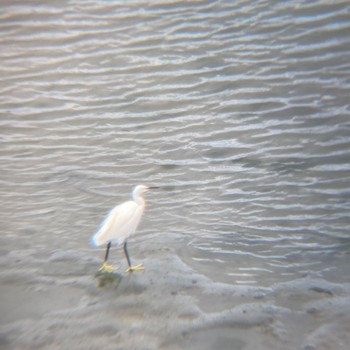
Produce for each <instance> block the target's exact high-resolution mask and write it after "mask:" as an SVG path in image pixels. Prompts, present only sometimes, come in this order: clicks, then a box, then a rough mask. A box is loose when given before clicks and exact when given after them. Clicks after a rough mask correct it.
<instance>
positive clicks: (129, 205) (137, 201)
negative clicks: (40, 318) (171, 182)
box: [91, 185, 158, 272]
mask: <svg viewBox="0 0 350 350" xmlns="http://www.w3.org/2000/svg"><path fill="white" fill-rule="evenodd" d="M154 188H158V187H149V186H145V185H138V186H136V187H135V188H134V189H133V191H132V195H131V196H132V200H130V201H127V202H124V203H122V204H119V205H117V206H116V207H114V208H113V209H112V210H111V211H110V212H109V213H108V215H107V216H106V218H105V220H104V221H103V222H102V224H101V226H100V228H99V230H98V231H97V233H96V234H95V235H94V236H93V237H92V238H91V243H92V244H93V245H94V246H95V247H98V246H101V245H103V244H107V248H106V254H105V258H104V261H103V264H102V266H101V267H100V269H99V271H107V272H111V271H113V270H114V269H115V267H113V266H112V265H109V264H108V263H107V260H108V254H109V249H110V248H111V245H112V243H117V244H118V245H122V244H123V249H124V254H125V257H126V260H127V262H128V266H129V267H128V269H127V272H131V271H136V270H143V265H142V264H140V265H136V266H132V265H131V262H130V258H129V254H128V249H127V239H128V238H129V237H130V236H131V235H132V234H134V233H135V231H136V229H137V226H138V225H139V223H140V220H141V217H142V214H143V211H144V209H145V199H144V198H143V196H142V195H143V194H144V193H146V192H147V191H149V190H151V189H154Z"/></svg>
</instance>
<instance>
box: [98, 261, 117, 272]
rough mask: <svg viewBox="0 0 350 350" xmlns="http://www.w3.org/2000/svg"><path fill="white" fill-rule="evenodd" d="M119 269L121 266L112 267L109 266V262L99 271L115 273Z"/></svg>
mask: <svg viewBox="0 0 350 350" xmlns="http://www.w3.org/2000/svg"><path fill="white" fill-rule="evenodd" d="M118 269H119V266H117V265H110V264H107V262H104V263H103V265H102V266H101V267H100V268H99V269H98V271H99V272H104V271H105V272H109V273H110V272H114V271H117V270H118Z"/></svg>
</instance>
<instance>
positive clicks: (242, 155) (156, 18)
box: [0, 1, 350, 348]
mask: <svg viewBox="0 0 350 350" xmlns="http://www.w3.org/2000/svg"><path fill="white" fill-rule="evenodd" d="M349 11H350V6H349V4H348V3H347V2H346V1H334V2H332V3H329V2H327V1H294V2H277V3H275V2H268V1H237V2H231V1H193V2H186V1H174V2H168V1H153V2H151V3H149V2H144V1H130V2H115V1H65V2H52V3H51V4H41V3H37V2H34V1H33V2H21V1H19V2H7V1H3V2H2V5H1V11H0V12H1V15H0V20H1V33H2V34H1V36H0V45H1V48H2V49H1V67H0V70H1V76H2V79H1V83H0V92H1V99H0V113H1V120H0V127H1V151H0V166H1V175H0V193H1V200H2V210H1V213H0V227H1V231H2V232H1V237H2V238H1V241H2V247H1V250H2V253H3V256H4V257H3V259H2V261H1V264H2V267H3V270H4V271H6V270H8V269H9V268H10V267H11V268H12V269H14V270H13V271H16V265H13V264H14V263H15V262H16V261H17V262H19V263H23V264H24V262H25V264H26V267H27V268H29V269H33V270H35V269H39V271H41V272H40V273H39V275H40V274H41V277H42V278H44V277H45V278H51V282H52V283H57V279H55V276H56V273H58V271H56V270H55V271H52V270H50V269H49V268H47V269H48V270H45V268H43V267H42V264H44V263H45V261H47V259H48V257H51V259H52V261H53V263H54V262H55V261H56V260H55V256H54V257H53V258H52V255H54V254H57V252H64V251H68V252H71V255H69V254H68V257H66V258H64V259H63V261H66V265H64V268H65V269H70V267H71V266H72V265H76V264H83V265H84V262H85V265H87V266H88V267H87V270H86V269H84V270H83V271H80V272H79V271H78V272H77V273H76V275H77V276H78V277H79V278H80V277H81V278H83V277H82V276H83V275H90V276H91V275H93V271H94V266H95V264H96V263H97V264H98V263H99V260H100V258H101V259H102V255H103V253H102V252H97V251H95V250H93V249H92V248H91V247H90V245H89V238H90V236H91V235H92V234H93V233H94V232H95V231H96V229H97V227H98V225H99V223H100V221H101V220H102V218H103V216H104V215H105V213H106V212H107V211H108V210H109V209H110V208H111V207H112V206H114V205H115V204H117V203H119V202H121V201H123V200H125V199H126V198H127V197H128V196H129V192H130V190H131V187H132V186H133V185H135V184H139V183H145V184H150V185H157V186H161V187H162V189H161V190H160V191H158V192H157V193H154V194H150V195H149V196H148V200H147V203H148V206H147V211H146V215H145V217H144V220H143V222H142V226H141V227H140V235H139V236H138V237H136V238H135V240H133V241H132V242H131V243H130V249H131V250H132V248H131V247H134V248H133V250H134V255H136V256H135V259H136V260H137V259H147V258H150V257H157V254H158V253H157V252H158V250H157V248H154V249H155V250H156V252H154V251H153V250H152V246H154V247H159V251H160V250H162V249H170V250H171V251H172V253H174V255H175V256H176V258H179V259H180V260H181V261H182V262H183V263H184V264H185V265H186V268H189V269H192V271H195V273H198V274H199V275H200V276H205V277H206V278H208V279H210V280H211V281H212V282H213V283H219V282H222V283H225V284H227V285H230V286H247V287H249V286H250V287H252V288H253V287H254V288H257V289H259V288H274V287H275V286H277V285H278V286H280V285H284V283H287V285H288V283H292V282H293V281H300V280H303V279H305V278H306V279H308V278H316V279H318V280H320V281H322V283H333V284H335V285H337V286H341V288H345V289H346V290H347V288H348V287H347V286H348V283H349V272H348V266H349V262H350V261H349V247H350V245H349V226H350V218H349V209H350V186H349V178H350V147H349V146H350V118H349V117H350V107H349V93H350V80H349V76H350V75H349V73H350V63H349V62H350V60H349V57H350V49H349V48H350V45H349V43H350V40H349V33H350V25H349V23H350V22H349V19H350V18H349V17H350V14H349ZM141 232H142V233H141ZM147 247H148V249H147ZM62 254H63V253H62ZM118 254H119V253H118ZM115 256H116V257H118V255H117V252H116V253H115ZM95 258H96V259H97V260H94V259H95ZM16 259H17V260H16ZM76 259H78V261H77V260H76ZM91 259H93V260H92V261H91ZM58 260H60V259H58ZM176 261H177V260H176ZM68 262H69V264H68ZM71 262H73V263H72V264H71ZM17 268H18V267H17ZM56 268H57V270H59V267H56ZM56 268H54V269H56ZM41 269H43V270H41ZM4 274H5V275H4V276H5V277H4V276H3V278H7V277H8V275H7V274H6V273H5V272H4ZM6 276H7V277H6ZM22 277H23V276H22ZM78 277H77V278H78ZM60 278H61V280H60V281H61V282H62V283H63V284H64V285H67V284H69V283H70V282H68V281H67V280H64V278H63V277H62V276H61V277H60ZM62 279H63V281H62ZM41 281H42V280H41ZM61 282H60V283H61ZM11 283H12V284H13V285H11V288H13V289H11V288H10V287H4V289H3V291H2V294H3V297H2V300H3V304H5V302H4V300H8V299H6V298H7V296H8V295H10V294H13V293H15V290H16V288H17V289H21V288H22V287H23V286H22V285H21V282H20V281H17V280H14V281H12V282H11ZM91 283H92V282H91ZM33 284H34V285H36V284H38V285H40V281H37V280H35V282H33ZM61 287H62V286H61ZM218 288H219V287H218ZM5 289H6V290H5ZM289 292H290V291H289ZM52 293H53V292H52ZM76 294H77V293H76V291H75V290H74V291H73V292H71V294H70V295H71V296H72V298H71V299H72V300H75V298H76ZM78 294H79V293H78ZM326 294H327V293H326ZM333 294H334V293H333V292H332V295H333ZM54 295H56V294H54ZM326 296H327V295H326ZM342 296H343V295H342ZM347 297H348V294H347ZM229 304H230V302H227V303H226V304H225V302H223V304H222V305H221V307H223V308H228V307H231V306H232V305H229ZM281 305H283V306H285V305H286V304H283V302H281ZM296 305H298V303H296V304H294V305H293V306H292V307H291V309H293V308H295V307H296ZM66 306H67V307H68V306H71V303H70V302H67V305H66ZM64 307H65V303H64V302H61V303H60V304H59V307H58V306H57V309H63V308H64ZM2 310H4V309H2ZM6 310H7V309H6ZM40 310H41V309H40ZM55 310H56V308H55ZM32 311H33V310H32ZM44 311H45V310H44ZM44 311H41V314H43V313H44ZM46 311H47V310H46ZM46 311H45V312H46ZM211 311H217V310H215V306H213V310H211ZM8 314H10V312H8ZM15 314H16V316H13V317H10V316H8V317H7V318H6V317H3V320H2V322H1V323H2V324H7V323H8V322H10V321H11V322H12V321H18V320H20V319H21V314H19V315H18V314H17V313H15ZM39 314H40V312H39ZM22 316H23V318H26V317H27V316H28V315H27V314H26V315H22ZM315 329H316V326H315V327H314V328H313V329H311V330H310V332H309V333H310V334H311V335H312V334H313V333H312V332H313V331H314V330H315ZM222 332H223V331H222V330H220V331H218V332H217V334H218V337H219V338H220V339H226V338H225V336H224V335H223V334H221V333H222ZM300 332H301V330H300V329H299V330H297V329H295V334H298V336H300V334H301V333H300ZM339 332H340V334H343V333H342V332H341V331H339ZM345 333H346V332H345ZM196 334H197V333H196ZM250 336H251V335H250ZM191 337H192V338H193V337H194V338H193V339H196V342H199V343H198V344H199V345H198V347H200V346H203V342H201V341H200V339H202V337H201V336H200V335H198V334H197V335H195V336H192V335H191ZM248 337H249V336H248ZM192 338H189V339H192ZM68 339H70V338H69V337H68ZM193 339H192V340H193ZM198 339H199V340H198ZM305 339H309V338H307V337H306V336H305ZM312 339H313V338H312ZM341 339H343V338H341ZM346 339H347V338H346ZM26 341H27V343H26V344H27V345H28V344H33V341H32V340H26ZM187 341H189V340H188V339H187V340H186V339H185V340H184V343H182V344H180V345H179V346H185V345H186V344H187V343H186V342H187ZM305 342H306V343H307V341H306V340H305ZM314 342H316V343H317V341H314ZM223 343H225V341H223ZM306 343H305V344H306ZM6 344H7V343H6ZM10 344H11V342H10ZM43 344H45V341H44V343H43ZM72 344H73V343H68V344H65V346H68V347H71V346H72ZM152 344H153V343H150V345H149V347H150V348H153V347H152ZM171 344H172V346H173V345H174V344H176V342H175V343H171ZM184 344H185V345H184ZM196 344H197V343H196ZM204 344H205V342H204ZM237 344H240V342H239V341H238V342H237ZM317 344H318V343H317ZM344 344H347V342H345V343H344ZM129 345H130V344H129ZM293 345H294V344H293ZM297 345H298V346H300V345H301V344H297ZM333 345H334V344H333ZM22 346H23V344H22ZM133 346H135V348H137V346H139V345H135V344H134V345H133ZM186 346H187V345H186ZM239 346H240V345H237V348H240V347H239ZM252 346H253V345H252ZM269 346H270V347H272V348H273V347H274V345H271V344H270V345H269ZM157 347H159V344H156V345H154V348H157ZM277 348H278V345H277ZM339 348H341V345H339Z"/></svg>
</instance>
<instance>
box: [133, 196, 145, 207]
mask: <svg viewBox="0 0 350 350" xmlns="http://www.w3.org/2000/svg"><path fill="white" fill-rule="evenodd" d="M133 200H134V202H136V203H137V205H139V206H142V207H143V206H144V205H145V199H144V198H143V197H141V196H134V197H133Z"/></svg>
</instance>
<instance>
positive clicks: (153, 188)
mask: <svg viewBox="0 0 350 350" xmlns="http://www.w3.org/2000/svg"><path fill="white" fill-rule="evenodd" d="M159 188H160V187H158V186H150V187H148V189H149V190H158V189H159Z"/></svg>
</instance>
